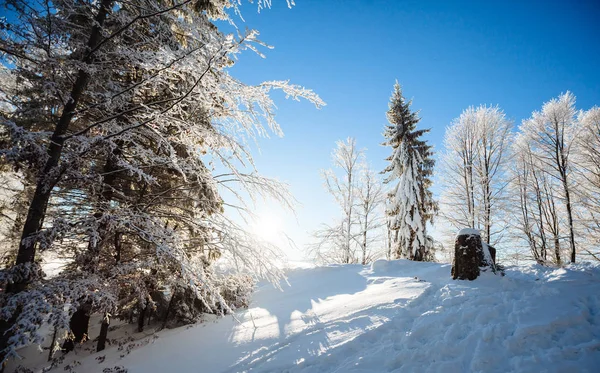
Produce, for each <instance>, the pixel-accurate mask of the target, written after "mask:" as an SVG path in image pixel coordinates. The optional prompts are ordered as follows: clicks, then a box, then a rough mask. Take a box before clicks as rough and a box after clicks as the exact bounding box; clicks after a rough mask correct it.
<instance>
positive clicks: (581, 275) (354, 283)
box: [56, 260, 600, 373]
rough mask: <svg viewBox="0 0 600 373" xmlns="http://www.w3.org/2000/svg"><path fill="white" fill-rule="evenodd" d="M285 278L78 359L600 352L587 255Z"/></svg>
mask: <svg viewBox="0 0 600 373" xmlns="http://www.w3.org/2000/svg"><path fill="white" fill-rule="evenodd" d="M288 281H289V284H290V285H289V286H287V285H286V286H284V291H283V292H281V291H279V290H277V289H275V288H273V286H271V285H268V284H262V285H261V286H259V288H258V290H257V293H256V294H255V297H254V301H253V304H252V306H251V308H250V309H248V310H244V311H241V312H239V313H238V314H237V319H238V320H239V321H236V320H234V319H233V318H231V317H226V318H222V319H218V320H216V321H210V322H205V323H203V324H199V325H197V326H195V327H192V328H180V329H174V330H169V331H163V332H161V333H159V334H158V338H156V339H154V340H153V342H152V343H149V344H146V345H145V346H143V347H137V348H134V349H133V350H132V351H131V353H129V354H126V353H123V351H119V350H118V348H117V347H116V346H115V347H112V348H111V349H109V350H107V351H104V352H102V353H100V354H98V355H99V356H105V358H103V359H97V357H98V356H96V355H91V356H89V357H87V358H84V359H82V360H81V361H80V363H81V366H79V367H77V371H81V372H88V371H89V372H92V371H94V372H95V371H102V370H103V369H104V368H112V367H115V366H124V367H125V368H127V369H128V372H129V373H142V372H170V371H176V372H197V371H198V369H201V370H202V371H205V372H214V373H219V372H224V373H225V372H227V373H230V372H231V373H232V372H288V373H292V372H298V373H310V372H313V373H317V372H355V373H358V372H363V373H364V372H395V373H396V372H516V371H518V372H541V371H544V372H596V371H597V368H598V366H599V364H600V297H598V294H600V267H598V266H595V265H576V266H568V267H565V268H558V269H557V268H545V267H542V266H539V265H528V266H521V267H509V268H507V269H506V276H504V277H502V276H495V275H493V274H492V273H483V274H482V276H480V277H479V278H478V279H477V280H475V281H453V280H451V278H450V266H449V265H443V264H436V263H418V262H410V261H406V260H399V261H384V260H382V261H376V262H375V263H373V264H372V265H371V266H360V265H339V266H328V267H315V268H308V269H295V270H293V271H290V272H289V274H288ZM109 337H110V336H109ZM67 356H69V355H67ZM72 358H73V357H69V359H72ZM75 358H76V356H75ZM99 361H101V362H99ZM56 371H61V370H56Z"/></svg>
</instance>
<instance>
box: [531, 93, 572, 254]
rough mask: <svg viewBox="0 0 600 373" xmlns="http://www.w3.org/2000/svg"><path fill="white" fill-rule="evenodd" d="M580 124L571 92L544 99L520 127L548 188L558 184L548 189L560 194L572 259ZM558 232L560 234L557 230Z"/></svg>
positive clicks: (551, 192)
mask: <svg viewBox="0 0 600 373" xmlns="http://www.w3.org/2000/svg"><path fill="white" fill-rule="evenodd" d="M578 127H579V126H578V122H577V113H576V110H575V96H574V95H573V94H572V93H570V92H567V93H564V94H562V95H560V96H559V97H558V98H555V99H552V100H550V101H548V102H547V103H545V104H544V105H543V106H542V110H541V111H539V112H538V111H536V112H534V113H533V115H532V116H531V118H529V119H527V120H524V121H523V123H522V124H521V126H520V127H519V130H520V131H521V132H522V133H523V135H524V136H525V137H526V138H527V141H528V142H529V144H530V146H531V149H532V154H533V157H534V158H535V159H536V165H537V166H538V167H539V170H540V171H541V172H542V173H544V175H546V176H547V177H548V178H549V179H550V180H549V184H550V186H549V188H556V189H551V190H549V191H548V192H549V193H550V194H552V195H558V196H560V200H561V201H562V204H561V205H562V207H564V212H565V216H566V225H567V232H568V245H569V249H570V261H571V263H574V262H575V259H576V243H575V225H574V216H575V215H574V214H575V211H574V208H573V198H574V192H573V188H574V185H573V182H574V180H573V172H574V165H573V161H572V160H571V154H572V150H573V144H574V138H575V135H576V133H577V131H578ZM554 180H556V181H558V184H559V185H558V186H556V187H554V184H555V183H554V182H553V181H554ZM558 213H560V211H558V212H557V214H558ZM557 236H559V237H560V235H558V233H557Z"/></svg>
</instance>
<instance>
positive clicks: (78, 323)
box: [63, 301, 92, 352]
mask: <svg viewBox="0 0 600 373" xmlns="http://www.w3.org/2000/svg"><path fill="white" fill-rule="evenodd" d="M91 311H92V302H89V301H88V302H85V303H83V304H82V305H81V306H80V307H79V308H78V309H77V311H75V313H74V314H73V316H71V320H70V321H69V328H70V329H71V333H72V334H73V335H72V336H71V338H69V339H67V340H66V341H65V342H64V343H63V350H65V352H69V351H73V349H74V348H75V345H76V344H78V343H82V342H85V341H86V340H87V337H88V326H89V324H90V313H91Z"/></svg>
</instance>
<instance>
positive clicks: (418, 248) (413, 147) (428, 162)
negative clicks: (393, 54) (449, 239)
mask: <svg viewBox="0 0 600 373" xmlns="http://www.w3.org/2000/svg"><path fill="white" fill-rule="evenodd" d="M411 102H412V101H406V100H405V99H404V97H403V96H402V89H401V88H400V84H398V82H396V84H395V86H394V92H393V94H392V97H391V99H390V104H389V110H388V112H387V118H388V122H389V125H388V126H386V127H385V130H384V134H383V136H384V137H385V139H386V141H385V142H384V143H383V145H384V146H389V147H391V148H392V154H391V155H390V156H389V157H388V158H387V159H386V160H387V161H389V162H390V164H389V165H388V166H387V167H386V168H385V170H384V171H383V172H384V173H388V174H389V175H388V176H387V178H386V179H385V182H386V183H392V182H395V181H396V180H397V184H396V185H394V186H393V188H392V191H391V192H390V193H389V198H390V204H389V208H390V210H389V211H388V214H389V215H391V216H392V217H393V220H392V223H391V228H392V229H393V230H394V231H395V232H394V245H395V256H396V257H397V258H399V257H406V258H410V259H413V260H427V259H428V258H430V255H429V254H428V250H429V248H430V247H431V245H430V244H429V243H428V242H430V240H429V239H428V238H427V231H426V230H427V223H428V222H431V221H432V219H433V216H434V214H435V212H436V210H437V204H436V202H435V201H434V200H433V196H432V193H431V191H430V190H429V187H430V185H431V180H430V178H431V174H432V172H433V166H434V160H433V151H432V147H431V146H429V145H427V143H426V141H424V140H422V139H421V137H422V136H423V134H425V133H427V132H429V130H418V129H417V128H416V126H417V124H418V122H419V120H420V118H419V117H418V113H416V112H413V111H411V109H410V105H411Z"/></svg>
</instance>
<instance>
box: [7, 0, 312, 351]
mask: <svg viewBox="0 0 600 373" xmlns="http://www.w3.org/2000/svg"><path fill="white" fill-rule="evenodd" d="M264 4H265V3H264V2H262V1H260V2H259V6H262V5H264ZM2 5H3V6H4V9H8V10H10V11H11V12H12V14H11V15H10V17H9V18H10V19H14V20H18V22H14V23H13V24H11V25H10V27H7V25H6V24H3V25H2V26H3V27H1V30H0V38H1V40H0V45H1V48H2V49H1V51H2V53H3V55H2V57H3V59H2V64H3V74H2V75H3V76H6V75H8V76H9V78H14V79H12V81H10V82H11V83H13V82H18V84H2V87H3V88H6V89H3V94H2V95H1V97H0V98H1V100H2V103H1V105H0V110H1V111H0V125H1V127H0V144H1V145H2V150H1V153H0V156H1V159H0V160H1V162H2V163H3V164H2V167H3V168H5V167H8V166H10V167H12V168H13V170H14V171H16V172H18V173H19V175H20V176H22V180H23V183H24V186H25V190H26V192H27V193H25V194H24V195H29V194H28V191H29V190H32V192H31V199H30V200H29V201H28V202H29V203H28V208H26V210H27V211H28V213H27V215H26V218H25V219H24V222H23V223H22V224H21V227H20V228H21V232H22V234H21V237H22V239H21V240H19V242H18V245H19V247H18V249H17V250H16V251H17V253H16V261H15V262H16V263H15V264H16V265H14V266H10V267H9V268H7V269H6V270H4V271H1V272H0V283H1V286H2V287H3V288H4V287H5V286H6V285H10V290H11V291H9V292H3V294H2V296H1V299H0V300H1V302H2V304H1V305H2V309H3V313H2V315H1V316H2V319H3V324H2V325H1V328H0V329H2V330H1V332H2V333H0V334H1V338H0V342H1V346H0V350H1V355H2V356H1V360H2V361H5V358H6V357H9V356H16V349H17V348H18V347H20V346H22V345H23V344H27V343H32V342H38V341H39V340H40V338H42V336H41V335H40V332H39V328H40V326H41V325H42V323H44V322H49V323H50V324H51V325H53V326H54V327H55V328H57V329H58V330H60V331H61V333H62V335H63V337H64V336H66V335H68V334H70V332H72V331H73V330H72V326H71V325H70V320H71V316H73V315H74V313H76V312H77V311H79V310H82V309H85V313H88V312H97V313H100V314H102V315H107V314H109V313H110V314H113V313H115V311H116V314H121V315H122V314H124V313H126V312H128V311H130V310H132V309H133V310H134V312H137V314H138V316H139V319H140V320H141V321H143V317H144V316H143V315H144V314H145V311H146V310H147V309H148V305H151V304H153V303H154V302H155V301H156V299H153V298H152V297H153V296H152V293H153V290H156V289H157V287H158V286H168V287H171V288H173V289H176V288H184V289H186V290H185V291H188V292H189V293H191V294H193V296H194V297H195V298H196V299H198V300H199V301H200V303H201V304H202V307H203V308H204V309H206V310H211V311H213V312H225V311H228V310H231V308H230V305H231V304H232V303H231V302H230V301H228V300H227V299H225V298H224V296H223V294H222V292H221V290H219V288H220V287H221V285H220V283H219V281H221V280H220V279H219V277H218V276H217V275H216V274H215V273H213V272H212V270H211V266H210V263H211V262H212V261H214V260H215V259H216V258H218V257H221V258H223V259H229V260H231V261H233V260H235V261H236V263H237V264H239V265H238V266H237V268H239V269H240V270H248V271H249V272H250V273H252V274H253V275H255V276H266V277H268V278H270V279H271V280H273V279H274V278H276V277H277V276H279V275H280V274H281V272H280V270H278V269H277V267H276V266H275V265H274V264H273V262H270V261H269V258H274V252H273V251H272V250H271V248H268V247H264V246H261V245H258V244H255V243H253V242H251V240H250V238H249V235H248V234H247V233H246V232H244V230H242V229H241V228H240V227H238V226H237V225H235V224H234V223H233V222H232V221H231V220H230V219H228V217H227V216H226V215H225V214H224V209H225V206H226V205H227V204H226V203H225V201H223V200H222V197H221V195H220V193H219V188H220V187H221V186H226V185H227V181H232V182H235V183H237V184H239V185H241V187H242V188H245V189H246V190H247V191H248V192H249V193H250V194H255V193H256V192H257V191H258V192H263V193H266V194H269V195H273V196H274V197H275V198H285V196H286V194H285V188H282V187H281V185H279V184H277V183H276V182H274V181H272V180H268V179H266V178H263V177H260V176H259V175H257V174H256V173H255V172H253V171H254V170H252V172H250V173H246V172H243V170H242V169H241V167H240V166H239V162H242V163H245V164H250V165H251V164H252V157H251V155H250V152H249V151H248V149H247V148H246V147H245V145H244V144H245V143H246V141H247V140H248V138H252V137H254V136H256V135H257V134H258V135H261V134H264V133H266V131H267V130H268V129H270V130H272V131H273V132H274V133H276V134H280V133H281V130H280V128H279V125H278V124H277V122H276V121H275V118H274V103H273V101H272V100H271V98H270V96H269V93H270V91H271V90H273V89H281V90H283V91H284V92H286V93H287V94H288V95H289V96H290V97H292V98H294V99H298V98H301V97H304V98H307V99H308V100H309V101H311V102H313V103H315V104H316V105H317V106H320V105H321V104H323V102H322V101H321V100H320V99H319V98H318V96H316V95H315V94H314V93H312V92H311V91H309V90H306V89H304V88H301V87H297V86H293V85H290V84H288V83H287V82H280V81H271V82H264V83H262V84H259V85H256V86H250V85H247V84H244V83H243V82H240V81H239V80H237V79H235V78H234V77H232V76H231V75H230V74H229V72H228V71H229V67H230V66H232V64H233V63H234V56H235V55H236V54H238V53H240V52H242V51H244V50H248V49H250V50H256V47H257V46H260V45H261V43H260V42H259V41H258V40H256V35H257V32H256V31H252V30H251V31H248V32H247V33H245V34H238V37H236V36H234V35H225V34H223V33H222V32H220V31H219V29H218V28H217V25H216V24H215V23H213V20H214V19H215V18H217V19H225V20H227V19H228V14H227V12H225V9H226V8H228V7H234V8H235V7H237V5H238V2H234V1H228V0H216V1H181V2H173V1H161V2H153V1H144V0H139V1H137V0H134V1H128V2H124V3H120V2H119V3H118V2H113V1H106V0H103V1H79V0H77V1H75V0H66V1H57V2H41V3H40V4H38V5H39V6H38V5H35V6H31V4H30V2H27V1H7V2H4V3H3V4H2ZM92 77H93V78H92ZM3 82H4V81H3ZM265 124H266V126H265ZM266 127H268V128H266ZM236 161H238V163H236ZM219 162H220V163H221V166H222V167H223V168H227V169H229V173H230V175H231V176H229V177H227V179H228V180H222V179H219V178H217V177H215V176H213V174H212V173H213V171H214V167H215V166H212V164H214V163H217V164H218V163H219ZM230 202H231V201H230ZM230 204H231V203H230ZM82 243H85V244H82ZM262 249H265V251H264V252H263V251H261V250H262ZM41 251H51V252H64V253H67V254H68V261H69V270H68V271H65V272H63V273H61V274H60V275H59V276H56V277H54V278H44V277H43V273H41V271H40V270H39V265H38V262H39V259H40V252H41ZM65 305H68V307H65ZM84 316H86V315H84ZM84 324H86V322H84ZM6 331H8V333H5V332H6ZM63 332H64V333H63Z"/></svg>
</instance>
